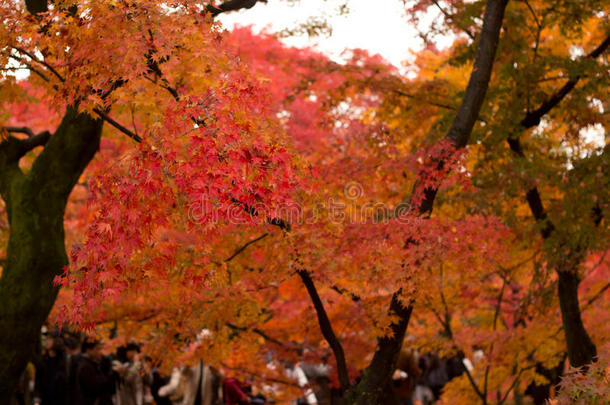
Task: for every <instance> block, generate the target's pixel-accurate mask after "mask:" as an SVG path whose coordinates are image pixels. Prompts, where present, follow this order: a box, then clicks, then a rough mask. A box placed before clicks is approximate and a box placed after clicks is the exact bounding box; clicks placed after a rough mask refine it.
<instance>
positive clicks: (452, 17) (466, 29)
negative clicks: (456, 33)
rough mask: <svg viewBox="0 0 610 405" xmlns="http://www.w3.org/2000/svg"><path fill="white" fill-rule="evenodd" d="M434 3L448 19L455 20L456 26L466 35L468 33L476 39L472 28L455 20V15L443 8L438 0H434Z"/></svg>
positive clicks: (471, 37)
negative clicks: (463, 25) (471, 30)
mask: <svg viewBox="0 0 610 405" xmlns="http://www.w3.org/2000/svg"><path fill="white" fill-rule="evenodd" d="M432 3H434V5H435V6H436V7H437V8H438V9H439V11H440V12H441V13H442V14H443V15H444V16H445V18H446V19H448V20H449V21H451V22H453V23H454V24H455V26H456V27H458V28H459V29H461V30H462V31H464V33H465V34H466V35H468V37H469V38H470V39H472V40H473V41H474V39H475V37H474V34H473V33H472V32H470V30H469V29H468V28H465V27H461V26H460V25H459V24H458V22H457V21H456V20H455V17H454V16H453V15H452V14H449V13H448V12H447V11H446V10H445V9H444V8H442V7H441V5H440V4H438V1H436V0H432Z"/></svg>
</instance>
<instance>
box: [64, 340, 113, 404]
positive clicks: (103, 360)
mask: <svg viewBox="0 0 610 405" xmlns="http://www.w3.org/2000/svg"><path fill="white" fill-rule="evenodd" d="M82 353H83V354H82V355H81V358H80V360H79V361H78V367H77V370H76V390H75V391H76V392H75V398H74V404H75V405H112V395H113V394H114V385H115V376H114V373H113V371H112V368H111V362H110V359H109V358H107V357H105V356H103V355H102V344H101V343H100V342H99V341H97V340H93V341H92V340H85V342H84V343H83V345H82Z"/></svg>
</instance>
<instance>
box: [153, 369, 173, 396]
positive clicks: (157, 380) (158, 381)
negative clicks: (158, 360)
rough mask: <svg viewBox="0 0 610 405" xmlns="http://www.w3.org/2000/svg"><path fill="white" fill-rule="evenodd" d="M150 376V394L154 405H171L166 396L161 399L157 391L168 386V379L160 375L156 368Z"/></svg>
mask: <svg viewBox="0 0 610 405" xmlns="http://www.w3.org/2000/svg"><path fill="white" fill-rule="evenodd" d="M151 376H152V382H151V384H150V392H151V393H152V396H153V399H154V401H155V404H156V405H172V401H171V400H170V399H169V398H168V397H167V396H164V397H162V396H160V395H159V389H160V388H161V387H163V386H165V385H167V384H169V377H167V376H165V375H163V374H161V373H160V372H159V369H157V368H152V372H151Z"/></svg>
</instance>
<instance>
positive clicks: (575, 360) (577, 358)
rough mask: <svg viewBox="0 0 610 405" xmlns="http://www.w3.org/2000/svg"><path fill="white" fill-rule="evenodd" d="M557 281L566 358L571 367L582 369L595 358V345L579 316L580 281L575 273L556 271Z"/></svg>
mask: <svg viewBox="0 0 610 405" xmlns="http://www.w3.org/2000/svg"><path fill="white" fill-rule="evenodd" d="M557 274H558V276H559V281H558V283H557V292H558V295H559V307H560V308H561V319H562V321H563V331H564V334H565V338H566V345H567V348H568V358H569V359H570V364H571V365H572V366H573V367H582V366H586V365H588V364H590V363H592V362H593V361H594V360H595V358H596V357H597V349H596V347H595V344H594V343H593V341H592V340H591V338H590V337H589V334H588V333H587V330H586V329H585V326H584V325H583V323H582V319H581V316H580V306H579V303H578V285H579V284H580V279H579V278H578V273H577V272H576V271H574V272H573V271H569V270H568V271H566V270H563V269H558V271H557Z"/></svg>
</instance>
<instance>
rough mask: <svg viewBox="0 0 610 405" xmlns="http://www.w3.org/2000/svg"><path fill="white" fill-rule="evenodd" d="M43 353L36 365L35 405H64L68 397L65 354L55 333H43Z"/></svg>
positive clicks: (57, 334) (58, 336)
mask: <svg viewBox="0 0 610 405" xmlns="http://www.w3.org/2000/svg"><path fill="white" fill-rule="evenodd" d="M42 344H43V348H44V353H43V355H42V359H41V360H40V362H39V363H38V364H37V365H36V376H35V382H34V401H33V402H34V404H35V405H65V404H66V402H67V397H68V376H67V368H66V352H65V351H64V347H63V343H62V339H61V337H60V335H59V333H58V332H57V331H53V332H50V331H46V332H43V338H42Z"/></svg>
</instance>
